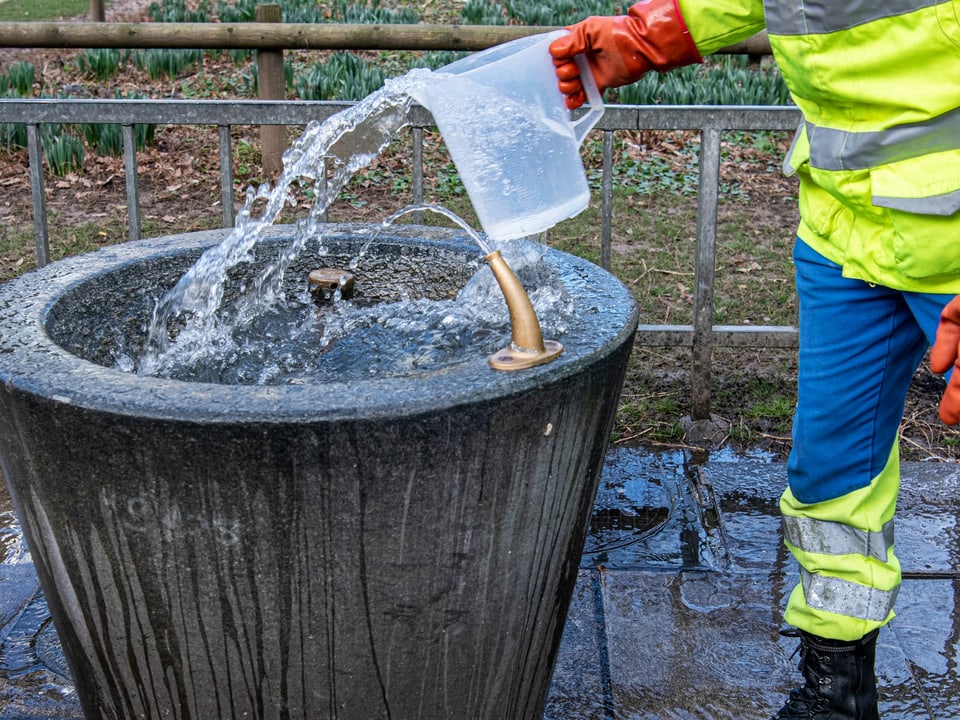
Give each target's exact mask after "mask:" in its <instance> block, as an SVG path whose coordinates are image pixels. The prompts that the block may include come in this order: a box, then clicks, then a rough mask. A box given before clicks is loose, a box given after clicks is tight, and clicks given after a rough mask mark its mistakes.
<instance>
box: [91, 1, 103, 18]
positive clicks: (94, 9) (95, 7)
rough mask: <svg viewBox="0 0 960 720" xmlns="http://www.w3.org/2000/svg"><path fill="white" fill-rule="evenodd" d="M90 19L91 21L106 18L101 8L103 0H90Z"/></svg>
mask: <svg viewBox="0 0 960 720" xmlns="http://www.w3.org/2000/svg"><path fill="white" fill-rule="evenodd" d="M90 19H91V20H92V21H93V22H103V21H104V20H106V19H107V16H106V13H105V12H104V9H103V0H90Z"/></svg>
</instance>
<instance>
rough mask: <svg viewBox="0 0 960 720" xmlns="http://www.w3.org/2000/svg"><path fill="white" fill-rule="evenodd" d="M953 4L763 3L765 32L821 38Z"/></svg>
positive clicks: (861, 0) (900, 0) (928, 0)
mask: <svg viewBox="0 0 960 720" xmlns="http://www.w3.org/2000/svg"><path fill="white" fill-rule="evenodd" d="M943 2H952V0H882V2H877V1H876V0H874V1H873V2H871V1H870V0H852V1H851V2H844V3H838V2H832V1H831V0H764V3H763V9H764V15H765V17H766V24H767V31H768V32H770V33H771V34H774V35H820V34H824V33H831V32H837V31H838V30H846V29H848V28H852V27H856V26H857V25H863V24H864V23H868V22H872V21H874V20H882V19H883V18H888V17H894V16H896V15H906V14H907V13H910V12H913V11H914V10H921V9H923V8H927V7H932V6H934V5H939V4H940V3H943Z"/></svg>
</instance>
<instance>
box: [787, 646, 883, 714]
mask: <svg viewBox="0 0 960 720" xmlns="http://www.w3.org/2000/svg"><path fill="white" fill-rule="evenodd" d="M879 633H880V631H879V630H874V631H873V632H871V633H870V634H868V635H865V636H864V637H863V638H861V639H860V640H854V641H851V642H843V641H841V640H828V639H826V638H822V637H817V636H816V635H811V634H810V633H806V632H804V631H802V630H797V631H789V630H788V631H785V632H784V633H782V634H784V635H787V636H794V637H797V636H798V637H799V638H800V672H802V673H803V677H804V679H805V680H806V685H804V686H803V687H801V688H796V689H794V690H791V691H790V699H789V700H787V704H786V705H784V706H783V708H781V710H780V712H779V713H777V715H776V716H775V717H774V718H773V720H879V718H880V714H879V713H878V711H877V678H876V676H875V675H874V673H873V664H874V659H875V657H876V651H877V635H878V634H879Z"/></svg>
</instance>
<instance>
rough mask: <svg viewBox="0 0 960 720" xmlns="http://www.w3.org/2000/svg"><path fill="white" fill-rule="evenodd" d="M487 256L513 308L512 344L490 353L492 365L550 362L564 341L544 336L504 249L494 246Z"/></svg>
mask: <svg viewBox="0 0 960 720" xmlns="http://www.w3.org/2000/svg"><path fill="white" fill-rule="evenodd" d="M484 260H485V261H486V263H487V265H489V266H490V270H491V271H493V276H494V277H495V278H496V279H497V283H498V284H499V285H500V291H501V292H502V293H503V298H504V300H506V301H507V310H508V311H509V312H510V331H511V338H510V347H506V348H504V349H503V350H499V351H498V352H496V353H494V354H493V355H491V356H490V365H491V367H493V368H494V369H495V370H523V369H524V368H529V367H534V366H535V365H542V364H543V363H547V362H550V361H551V360H553V359H554V358H556V357H557V356H558V355H560V353H562V352H563V345H561V344H560V343H558V342H556V341H554V340H544V339H543V332H542V331H541V329H540V321H539V320H538V319H537V313H536V311H535V310H534V309H533V303H531V302H530V297H529V296H528V295H527V291H526V290H524V289H523V285H521V284H520V280H519V278H517V276H516V274H515V273H514V272H513V270H511V269H510V266H509V265H507V261H506V260H504V259H503V256H502V255H501V254H500V251H499V250H494V251H493V252H492V253H490V254H489V255H487V257H486V258H484Z"/></svg>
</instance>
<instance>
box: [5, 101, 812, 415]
mask: <svg viewBox="0 0 960 720" xmlns="http://www.w3.org/2000/svg"><path fill="white" fill-rule="evenodd" d="M349 104H350V103H343V102H322V101H288V100H283V101H264V100H229V101H224V100H47V99H30V100H17V99H2V100H0V123H24V124H26V127H27V139H28V154H29V164H30V184H31V196H32V202H33V222H34V235H35V240H36V259H37V264H38V265H44V264H46V263H47V262H48V261H49V245H48V227H47V213H46V207H45V190H44V170H43V155H42V148H41V141H40V137H41V131H40V128H41V126H42V125H44V124H47V123H52V124H61V123H76V124H96V123H114V124H120V125H121V126H122V129H123V133H122V136H123V148H124V150H123V154H124V168H125V188H126V199H127V211H128V218H129V238H130V239H131V240H136V239H139V238H140V233H141V224H140V200H139V190H138V177H137V149H136V138H135V133H134V126H135V125H138V124H157V125H211V126H216V127H217V128H218V129H219V156H220V176H221V182H220V192H221V201H222V207H223V226H224V227H232V226H233V224H234V219H235V218H234V190H233V184H234V178H233V164H232V147H231V135H230V130H231V127H232V126H234V125H305V124H306V123H308V122H310V121H311V120H324V119H325V118H327V117H329V116H330V115H332V114H334V113H336V112H338V111H340V110H342V109H344V108H345V107H347V106H348V105H349ZM799 120H800V115H799V111H798V110H797V109H796V108H793V107H752V106H697V107H679V106H677V107H670V106H608V107H607V109H606V112H605V113H604V115H603V117H602V118H601V120H600V122H599V123H598V124H597V126H596V127H595V128H594V130H593V132H599V133H602V134H603V153H602V182H601V193H600V205H601V218H602V226H601V236H600V243H601V247H600V264H601V265H602V266H603V267H604V268H606V269H608V270H609V269H610V261H611V244H612V218H613V147H614V135H615V133H617V132H618V131H626V130H690V131H697V132H699V134H700V154H699V192H698V198H697V238H696V254H695V268H694V275H695V278H694V285H695V290H694V301H693V313H692V324H691V325H641V326H640V328H639V332H638V336H637V344H640V345H658V346H686V347H689V348H690V349H691V361H692V364H691V409H690V410H691V416H692V417H693V418H694V419H695V420H700V419H707V418H709V417H710V384H711V381H710V374H711V355H712V351H713V348H714V347H768V348H793V347H796V345H797V332H796V329H795V328H794V327H793V326H755V325H714V324H713V299H714V271H715V258H716V237H717V208H718V201H719V187H720V140H721V132H723V131H735V130H793V129H795V128H796V127H797V124H798V123H799ZM433 125H434V123H433V118H432V117H431V115H430V113H429V112H428V111H427V110H425V109H424V108H422V107H419V106H414V107H413V108H412V109H411V112H410V117H409V126H410V128H411V130H412V158H411V167H412V194H413V202H415V203H418V202H422V201H423V130H424V129H425V128H429V127H432V126H433Z"/></svg>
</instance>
